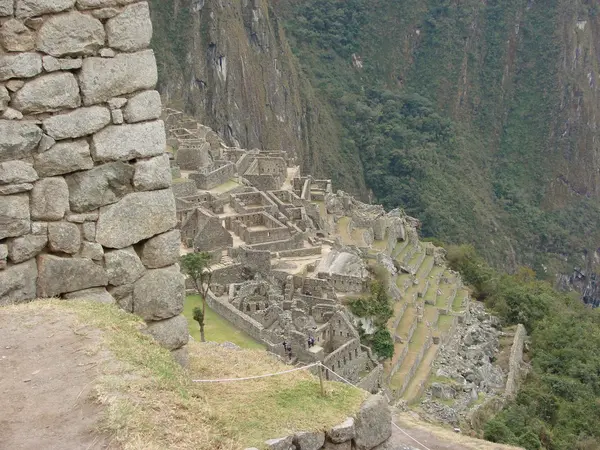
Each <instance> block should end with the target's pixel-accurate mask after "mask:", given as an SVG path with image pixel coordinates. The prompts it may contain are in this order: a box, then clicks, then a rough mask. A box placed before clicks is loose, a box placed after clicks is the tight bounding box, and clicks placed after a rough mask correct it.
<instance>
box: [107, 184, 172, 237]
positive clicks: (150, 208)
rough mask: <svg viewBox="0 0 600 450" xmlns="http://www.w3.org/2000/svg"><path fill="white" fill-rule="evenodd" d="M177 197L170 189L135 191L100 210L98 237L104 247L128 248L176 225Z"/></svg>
mask: <svg viewBox="0 0 600 450" xmlns="http://www.w3.org/2000/svg"><path fill="white" fill-rule="evenodd" d="M176 224H177V218H176V216H175V198H174V197H173V193H172V192H171V190H170V189H165V190H160V191H152V192H135V193H133V194H129V195H126V196H125V197H123V198H122V199H121V200H119V201H118V202H117V203H115V204H113V205H110V206H105V207H103V208H101V209H100V219H99V220H98V224H97V227H96V240H97V242H98V243H100V244H102V245H103V246H104V247H109V248H124V247H129V246H130V245H132V244H136V243H138V242H140V241H142V240H144V239H148V238H150V237H152V236H155V235H157V234H160V233H164V232H166V231H169V230H170V229H172V228H174V227H175V225H176Z"/></svg>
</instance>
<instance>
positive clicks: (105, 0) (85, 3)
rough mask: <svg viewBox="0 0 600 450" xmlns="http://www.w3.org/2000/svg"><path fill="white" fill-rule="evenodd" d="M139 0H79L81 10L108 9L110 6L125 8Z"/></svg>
mask: <svg viewBox="0 0 600 450" xmlns="http://www.w3.org/2000/svg"><path fill="white" fill-rule="evenodd" d="M137 1H139V0H77V7H78V8H79V9H93V8H106V7H109V6H123V5H129V4H130V3H135V2H137Z"/></svg>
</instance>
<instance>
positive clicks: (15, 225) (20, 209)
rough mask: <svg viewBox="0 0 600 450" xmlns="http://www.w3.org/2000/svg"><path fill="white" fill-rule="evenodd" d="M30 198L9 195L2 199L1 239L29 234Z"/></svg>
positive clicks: (25, 195)
mask: <svg viewBox="0 0 600 450" xmlns="http://www.w3.org/2000/svg"><path fill="white" fill-rule="evenodd" d="M30 226H31V222H30V217H29V196H28V195H27V194H17V195H7V196H4V197H2V198H0V239H4V238H7V237H16V236H22V235H24V234H26V233H29V229H30Z"/></svg>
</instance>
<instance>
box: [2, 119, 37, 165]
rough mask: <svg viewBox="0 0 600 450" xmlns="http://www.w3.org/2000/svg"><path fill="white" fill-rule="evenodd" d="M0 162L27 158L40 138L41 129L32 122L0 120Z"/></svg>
mask: <svg viewBox="0 0 600 450" xmlns="http://www.w3.org/2000/svg"><path fill="white" fill-rule="evenodd" d="M0 136H2V139H0V162H3V161H9V160H13V159H21V158H27V157H28V156H31V154H32V153H33V152H34V150H35V148H36V146H37V145H38V142H40V139H41V138H42V130H41V129H40V128H39V127H38V126H37V125H36V124H35V123H33V122H18V123H15V122H11V121H8V120H0Z"/></svg>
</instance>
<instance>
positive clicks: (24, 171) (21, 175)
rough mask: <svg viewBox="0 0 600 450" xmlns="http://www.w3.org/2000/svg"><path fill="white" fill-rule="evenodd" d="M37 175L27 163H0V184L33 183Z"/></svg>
mask: <svg viewBox="0 0 600 450" xmlns="http://www.w3.org/2000/svg"><path fill="white" fill-rule="evenodd" d="M37 179H38V174H37V172H36V171H35V169H34V168H33V166H32V165H31V164H29V163H26V162H23V161H6V162H3V163H0V184H17V183H33V182H34V181H37Z"/></svg>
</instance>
